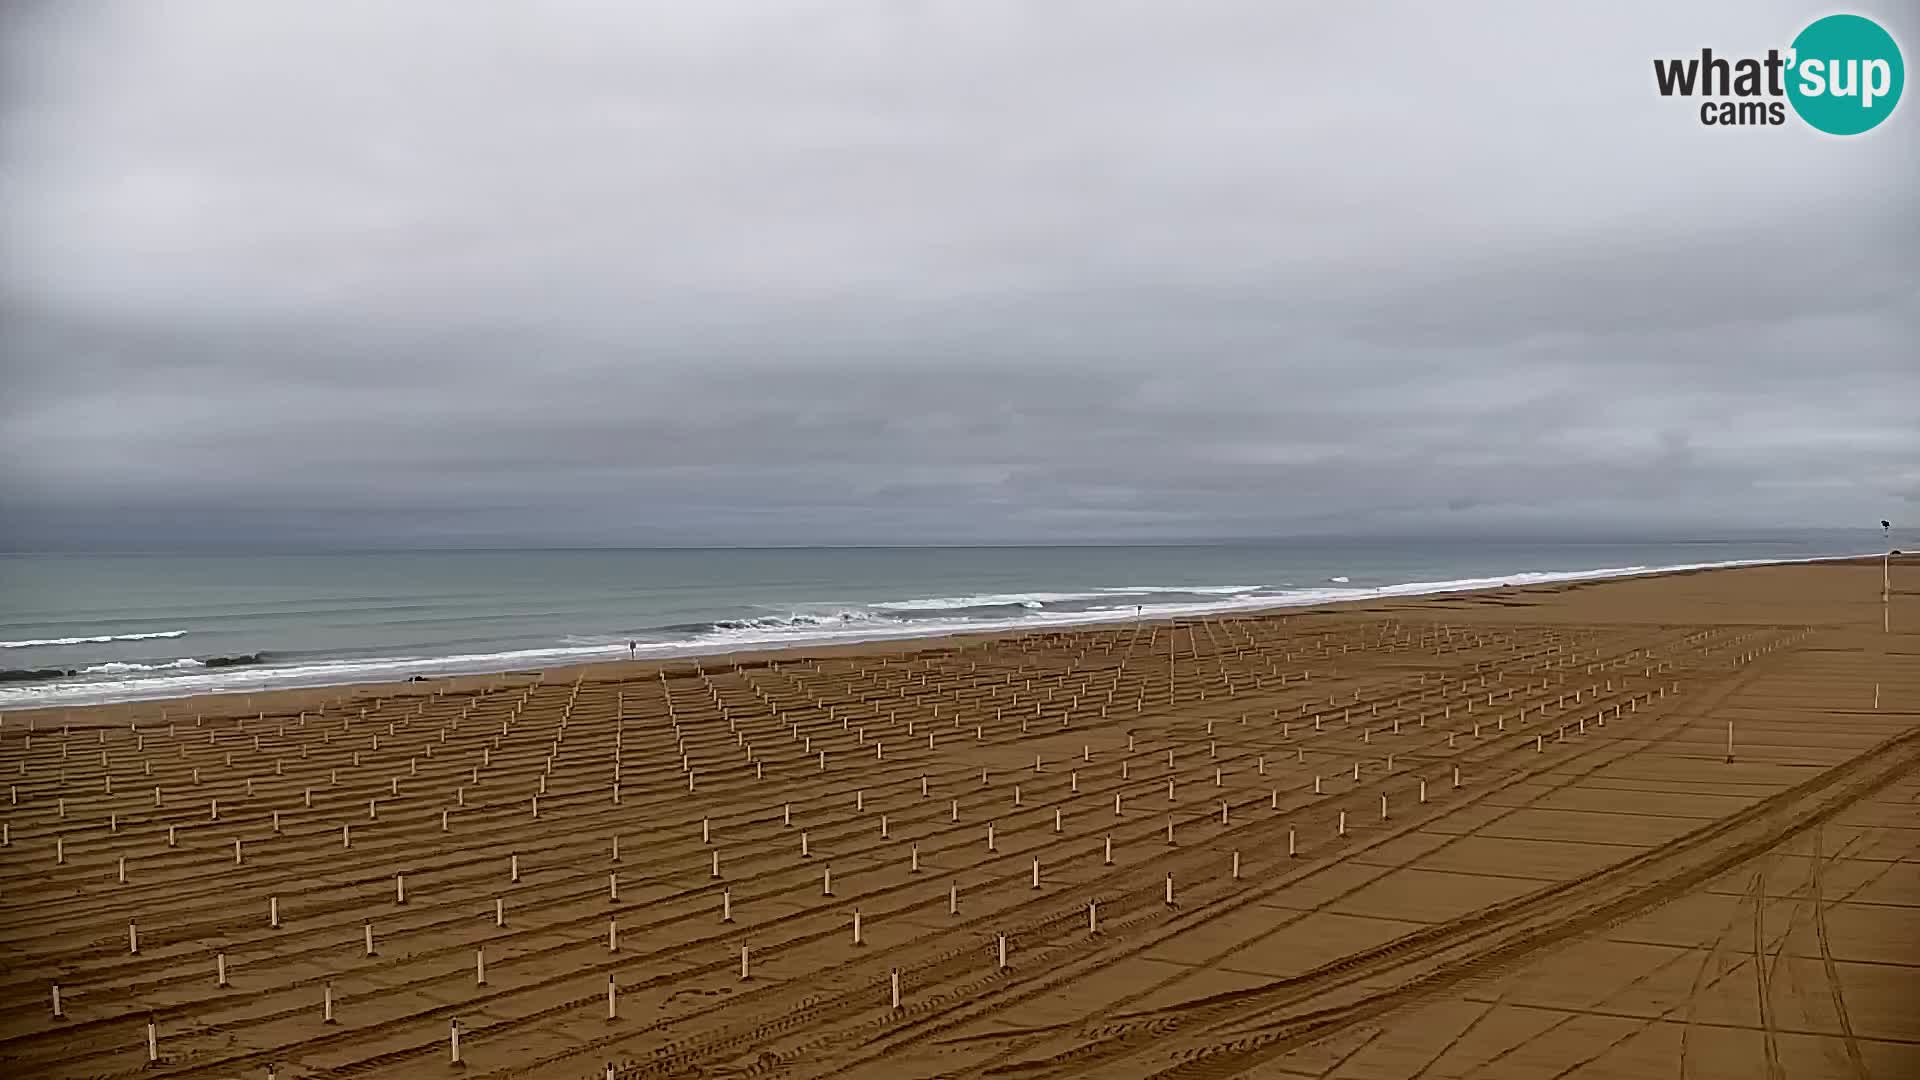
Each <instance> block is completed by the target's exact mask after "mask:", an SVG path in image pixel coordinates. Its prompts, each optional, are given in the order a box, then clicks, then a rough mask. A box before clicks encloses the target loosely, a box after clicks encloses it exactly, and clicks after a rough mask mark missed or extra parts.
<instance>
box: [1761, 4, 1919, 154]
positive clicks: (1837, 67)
mask: <svg viewBox="0 0 1920 1080" xmlns="http://www.w3.org/2000/svg"><path fill="white" fill-rule="evenodd" d="M1788 64H1789V65H1790V68H1789V74H1788V77H1787V100H1788V101H1790V102H1792V103H1793V111H1794V112H1797V113H1799V114H1800V119H1802V120H1805V121H1806V122H1807V123H1809V124H1811V125H1813V126H1814V127H1816V128H1818V129H1820V130H1821V131H1824V132H1826V133H1827V134H1829V135H1858V134H1860V133H1861V132H1863V131H1870V130H1872V129H1873V128H1875V127H1877V126H1879V124H1880V122H1881V121H1883V120H1885V119H1886V118H1887V117H1888V116H1889V115H1891V114H1892V113H1893V107H1894V106H1895V105H1898V104H1899V103H1900V90H1901V88H1902V87H1904V86H1905V85H1906V82H1907V70H1906V65H1905V64H1903V63H1901V61H1900V46H1899V45H1897V44H1895V43H1894V40H1893V35H1892V34H1889V33H1887V32H1886V31H1885V30H1883V29H1881V27H1880V24H1879V23H1877V22H1874V21H1873V20H1872V19H1868V18H1864V17H1862V16H1859V15H1829V16H1827V17H1826V18H1824V19H1818V20H1815V21H1814V22H1813V23H1811V24H1809V25H1808V26H1807V28H1806V29H1805V30H1802V31H1800V36H1799V37H1796V38H1794V39H1793V55H1792V59H1790V60H1789V61H1788Z"/></svg>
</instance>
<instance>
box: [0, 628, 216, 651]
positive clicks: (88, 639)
mask: <svg viewBox="0 0 1920 1080" xmlns="http://www.w3.org/2000/svg"><path fill="white" fill-rule="evenodd" d="M186 636H187V632H186V631H185V630H155V631H153V632H151V633H145V634H93V635H89V636H85V637H56V638H28V639H26V640H24V641H0V649H37V648H42V647H44V646H49V645H98V644H102V643H105V642H109V641H153V640H155V639H157V638H177V637H186Z"/></svg>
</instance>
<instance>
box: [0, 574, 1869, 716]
mask: <svg viewBox="0 0 1920 1080" xmlns="http://www.w3.org/2000/svg"><path fill="white" fill-rule="evenodd" d="M1857 557H1859V556H1853V555H1835V556H1821V557H1817V558H1801V559H1742V560H1735V561H1729V562H1717V563H1686V564H1679V565H1672V566H1657V567H1650V566H1622V567H1605V568H1599V569H1592V570H1571V571H1553V572H1522V573H1513V574H1503V575H1500V576H1497V577H1481V578H1456V579H1451V580H1443V581H1410V582H1404V583H1401V584H1398V585H1385V586H1379V587H1375V588H1353V587H1345V588H1328V587H1322V588H1313V589H1290V590H1285V591H1263V592H1257V593H1248V592H1238V593H1233V594H1227V595H1221V596H1219V597H1217V598H1211V599H1207V600H1196V601H1185V602H1160V603H1153V604H1147V605H1143V606H1142V608H1141V609H1139V612H1138V616H1139V617H1143V618H1147V619H1162V618H1175V617H1192V616H1196V615H1206V614H1212V613H1219V612H1230V611H1231V612H1242V611H1257V610H1261V609H1265V608H1288V607H1307V606H1312V605H1315V604H1325V603H1334V602H1354V601H1365V600H1369V599H1377V598H1380V597H1399V596H1423V595H1433V594H1444V593H1453V592H1467V591H1471V590H1475V589H1488V588H1500V587H1509V586H1522V585H1539V584H1551V583H1554V582H1565V581H1588V580H1599V579H1606V578H1620V577H1633V576H1637V575H1642V574H1659V573H1676V572H1680V571H1687V570H1711V569H1722V568H1728V567H1737V566H1762V565H1773V564H1781V563H1810V562H1826V561H1832V560H1837V559H1849V558H1857ZM1184 591H1187V592H1193V591H1194V590H1192V589H1188V590H1184ZM1021 595H1027V596H1039V595H1046V594H1021ZM1102 595H1103V596H1105V597H1107V598H1108V599H1115V598H1117V594H1115V593H1113V592H1106V593H1103V594H1102ZM947 599H957V598H947ZM961 606H966V605H954V607H961ZM974 606H977V605H974ZM1135 618H1136V608H1135V607H1134V605H1132V604H1126V605H1119V606H1113V607H1101V608H1096V609H1093V610H1080V611H1046V610H1040V611H1029V612H1026V613H1023V614H1019V615H1009V616H1007V617H1006V618H1003V619H964V618H951V619H939V618H935V619H925V620H916V621H913V622H906V621H902V620H893V619H887V618H885V617H871V618H865V619H862V618H850V619H845V620H837V619H833V618H831V617H830V614H822V613H796V614H794V615H789V616H786V617H778V616H775V617H769V618H766V619H745V620H738V621H737V622H736V623H734V624H733V625H731V626H729V627H717V628H715V629H713V630H709V631H707V632H705V633H702V634H698V635H694V636H691V637H688V638H685V639H681V640H677V641H670V642H650V643H649V642H643V643H641V645H640V646H639V649H638V654H639V655H640V656H642V657H645V658H648V659H659V658H665V657H675V656H695V655H703V654H706V655H710V654H714V653H722V652H731V651H744V650H752V649H763V648H781V647H787V646H794V645H807V644H822V643H836V644H837V643H843V642H856V641H872V640H892V639H902V638H916V637H932V636H939V635H942V634H951V633H980V632H994V631H1006V630H1014V631H1018V630H1027V629H1036V628H1046V629H1056V628H1059V627H1066V626H1074V625H1081V624H1094V625H1098V624H1101V623H1124V622H1127V621H1131V620H1133V619H1135ZM626 655H627V646H626V642H625V640H620V641H618V642H617V643H607V644H580V645H565V646H561V647H555V648H546V649H520V650H513V651H507V652H494V653H472V654H466V655H460V656H431V657H422V656H406V657H380V658H373V659H364V660H336V661H323V662H316V663H306V664H290V665H285V666H281V665H273V664H261V665H250V666H244V667H233V668H210V669H206V670H204V671H190V672H188V673H186V674H162V673H158V672H151V673H145V674H144V675H143V674H142V673H141V672H138V671H127V672H124V673H121V674H123V675H124V677H122V678H116V679H92V680H87V681H84V682H60V681H50V682H45V683H33V684H24V685H18V686H9V687H4V688H0V710H15V709H27V708H36V707H43V706H57V705H85V704H96V703H101V702H112V701H136V700H145V699H150V698H160V697H176V696H182V695H187V694H199V693H210V692H242V693H246V692H252V691H255V690H266V689H278V688H285V687H298V686H329V685H335V684H342V683H355V682H382V681H389V680H397V679H405V678H407V677H408V676H411V675H427V676H441V675H454V674H479V673H486V672H496V671H524V670H530V669H537V668H543V667H554V666H560V665H565V664H576V663H588V662H593V661H600V660H616V659H624V658H625V657H626Z"/></svg>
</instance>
